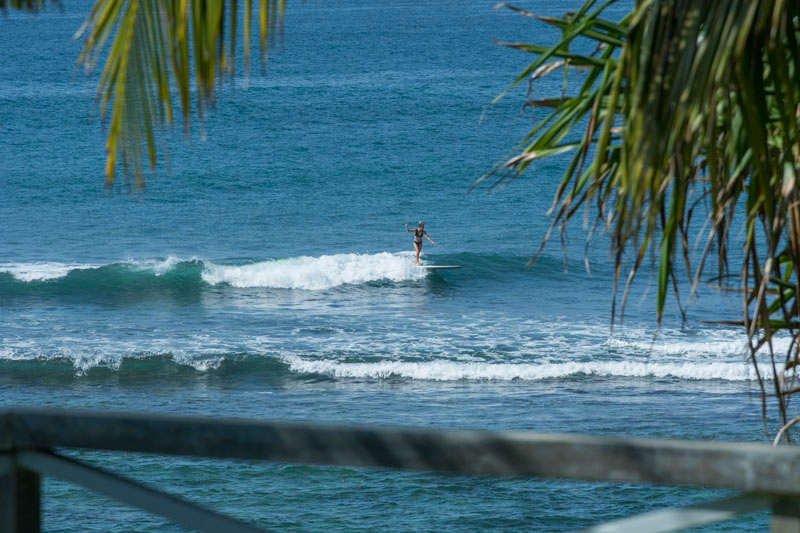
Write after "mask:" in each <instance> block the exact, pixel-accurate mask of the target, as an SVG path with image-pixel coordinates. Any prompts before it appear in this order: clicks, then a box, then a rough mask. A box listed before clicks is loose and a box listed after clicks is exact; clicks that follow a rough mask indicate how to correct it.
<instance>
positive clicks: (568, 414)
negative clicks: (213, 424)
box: [0, 0, 782, 532]
mask: <svg viewBox="0 0 800 533" xmlns="http://www.w3.org/2000/svg"><path fill="white" fill-rule="evenodd" d="M577 5H578V3H577V2H575V1H573V0H548V1H544V2H537V3H536V4H535V5H530V6H523V7H529V8H531V9H534V10H535V11H536V12H538V13H541V14H546V15H560V14H562V13H564V12H566V11H568V10H570V9H574V8H575V7H576V6H577ZM629 7H630V3H628V2H621V3H620V4H619V5H615V6H612V8H610V10H609V11H610V15H609V16H610V17H611V18H616V17H618V16H619V15H621V14H622V13H624V12H625V10H626V9H628V8H629ZM89 9H90V3H89V2H88V1H86V0H79V1H78V0H76V1H74V2H65V6H64V12H63V13H62V12H59V11H58V10H57V9H48V10H45V11H44V12H43V13H41V14H39V15H36V16H32V15H27V14H21V13H16V12H11V13H9V14H8V15H7V16H3V17H0V49H2V50H3V52H4V53H3V54H2V58H0V402H1V403H2V405H3V406H6V407H8V406H44V407H47V406H54V407H73V408H80V409H93V410H129V411H137V412H158V413H173V414H187V415H200V416H209V417H240V418H248V419H263V420H297V421H309V422H324V423H348V424H350V423H353V424H365V425H375V426H410V427H442V428H475V429H493V430H505V429H509V430H510V429H514V430H518V429H519V430H530V431H541V432H574V433H579V434H592V435H617V436H641V437H668V438H680V439H703V440H712V441H715V440H720V441H721V440H743V441H763V440H765V436H764V429H763V425H762V419H761V411H760V409H761V407H760V406H761V403H760V397H759V390H760V389H759V387H758V384H757V383H756V382H755V381H754V374H753V372H752V370H751V367H750V364H749V362H748V355H747V352H746V337H745V334H744V332H743V331H742V330H741V329H737V328H735V327H733V326H723V325H715V324H709V323H706V322H704V321H708V320H712V321H713V320H720V319H736V318H738V316H739V315H740V312H741V298H740V297H739V296H738V295H736V294H728V293H718V292H716V291H715V290H713V289H710V288H707V287H705V286H704V287H701V289H700V291H699V295H698V297H697V298H695V299H694V300H693V301H692V302H691V305H690V306H689V307H688V312H687V323H683V321H682V320H681V318H680V314H679V312H678V310H677V307H676V306H675V305H674V304H673V303H671V304H669V306H668V309H667V310H666V313H665V318H664V321H663V323H662V325H661V327H660V329H658V332H657V333H656V329H657V328H656V326H657V325H656V319H655V288H654V287H653V283H654V282H653V279H652V277H650V278H648V276H649V274H648V272H647V271H646V269H645V271H644V272H643V273H642V274H641V276H640V278H641V279H640V280H639V282H637V283H636V284H635V285H634V288H633V291H632V295H631V297H630V299H629V302H628V307H627V310H626V315H625V317H624V321H623V322H622V323H621V324H620V323H619V322H618V321H617V323H616V324H615V326H614V328H613V331H612V329H611V301H612V279H613V269H612V262H611V260H610V259H609V254H608V240H607V239H606V238H605V237H603V236H602V235H601V236H598V237H596V238H595V239H594V240H593V241H592V244H591V245H590V247H589V248H588V252H587V253H586V257H587V259H588V261H589V265H590V267H591V269H590V271H588V272H587V270H586V268H585V262H584V245H585V236H586V231H585V229H584V228H583V227H582V225H581V224H580V223H577V225H574V227H572V226H571V227H570V231H569V234H568V239H567V240H566V241H565V243H564V249H563V251H562V247H561V243H560V239H559V237H558V236H556V237H554V238H553V240H552V242H551V243H550V244H549V245H548V246H547V247H546V248H545V250H544V252H543V254H542V256H541V257H540V259H539V261H538V262H537V263H536V264H535V265H533V266H532V267H531V268H529V269H525V268H524V266H525V263H526V262H527V260H528V259H529V258H530V257H531V255H532V254H533V253H534V252H535V251H536V249H537V247H538V245H539V243H540V242H541V239H542V238H543V236H544V235H545V233H546V231H547V228H548V227H549V224H550V219H549V218H547V216H546V211H547V209H548V207H549V206H550V203H551V202H552V197H553V194H554V192H555V189H556V186H557V184H558V182H559V180H560V178H561V175H562V173H563V171H564V169H565V164H564V159H552V160H545V161H541V162H539V163H537V164H534V165H532V166H531V169H530V170H529V171H528V172H526V174H525V175H523V176H522V177H521V178H520V179H518V180H517V181H516V182H514V183H512V184H510V185H508V186H506V187H498V188H495V189H491V190H490V189H488V188H487V187H481V188H479V189H477V190H474V191H472V192H470V186H471V184H472V183H473V182H474V181H475V180H476V179H477V178H479V177H480V176H481V175H483V174H484V173H485V172H486V171H488V170H489V169H490V168H491V167H492V165H493V164H494V163H495V162H497V161H498V160H500V159H501V158H502V157H503V156H504V155H506V154H508V153H509V152H510V150H511V149H512V148H513V147H514V146H515V144H516V143H517V142H518V141H519V140H520V139H522V137H523V136H524V135H525V133H526V132H527V130H528V129H529V128H530V126H531V124H532V120H533V119H534V118H535V117H536V116H538V115H532V114H531V112H526V113H522V112H521V109H522V103H523V102H524V100H525V91H526V88H525V87H524V86H522V87H518V88H516V89H515V90H513V91H512V92H511V93H510V94H509V95H508V96H506V97H505V98H504V99H503V100H501V101H500V102H499V103H498V104H495V105H490V102H491V100H492V99H493V98H494V97H495V96H497V95H498V94H500V93H501V92H502V91H503V90H505V89H506V88H507V87H508V85H509V84H510V83H511V81H513V79H514V78H515V77H516V76H517V75H518V73H519V72H520V71H521V70H522V68H524V66H525V65H526V64H527V63H526V62H527V61H529V60H530V59H531V56H529V55H526V54H524V53H522V52H518V51H513V50H509V49H505V48H502V47H499V46H495V45H493V44H492V42H493V40H500V41H510V42H515V41H524V42H532V43H535V44H546V43H548V42H552V40H553V39H554V38H555V37H556V36H557V33H555V32H554V31H553V30H552V29H549V28H548V27H546V26H544V25H543V24H541V23H538V22H535V21H532V20H530V19H527V18H525V17H521V16H519V15H515V14H513V13H511V12H510V11H508V10H503V9H494V1H483V0H481V1H477V0H471V1H465V2H433V1H430V0H423V1H418V2H408V1H405V0H401V1H393V2H389V1H386V0H372V1H366V0H347V1H344V2H332V1H328V0H304V1H302V2H296V3H295V2H291V3H289V5H288V6H287V10H286V19H285V28H286V34H285V40H284V43H283V46H282V47H280V46H279V47H277V48H276V49H275V50H272V51H271V52H270V54H269V62H268V69H267V70H268V71H267V74H266V76H264V75H262V74H261V73H260V71H259V68H258V66H257V65H256V66H255V67H254V68H253V70H252V72H251V73H250V76H249V78H245V76H244V74H243V73H242V71H241V69H239V71H238V74H237V77H236V78H235V79H234V80H233V81H228V82H225V83H224V84H223V87H222V90H221V92H220V94H219V97H218V104H217V107H216V109H214V110H212V111H211V112H210V114H209V117H208V120H207V121H206V122H205V123H203V124H202V125H199V124H197V123H193V124H192V126H191V131H192V134H191V136H190V139H189V141H188V142H187V141H186V140H185V139H184V135H183V131H182V130H183V128H182V125H181V124H176V126H175V129H174V131H173V132H172V133H171V134H170V135H169V138H168V141H167V143H166V146H167V149H168V156H164V157H162V159H161V161H160V167H159V171H158V172H157V173H156V174H155V175H150V176H148V178H147V187H146V189H145V190H143V191H136V190H129V189H128V188H127V187H126V186H125V184H124V180H123V179H122V178H121V177H118V181H117V183H116V185H115V186H114V187H112V188H111V189H110V190H109V189H105V188H104V187H103V170H104V163H105V161H104V158H105V153H104V142H105V141H104V135H105V130H104V127H103V124H102V122H101V120H100V119H99V116H98V112H97V109H96V107H95V101H94V91H95V88H96V83H97V79H98V75H97V73H94V74H93V75H91V76H86V75H84V73H83V72H82V69H81V68H79V67H77V66H76V59H77V56H78V54H79V52H80V48H81V42H80V41H76V40H74V39H73V35H74V34H75V32H76V30H77V29H78V28H79V27H80V25H81V23H82V22H83V20H84V19H85V17H86V15H87V14H88V12H89ZM562 81H563V80H562V78H560V77H559V76H555V78H554V79H552V80H547V81H543V82H542V83H541V84H540V85H537V86H535V90H536V91H541V92H537V94H549V93H553V92H556V93H557V92H558V91H559V90H560V87H561V83H562ZM523 85H524V84H523ZM420 220H422V221H424V222H425V229H426V230H427V232H428V233H429V234H430V236H431V237H432V238H433V239H434V240H435V241H436V242H437V244H436V245H432V244H431V243H429V242H428V241H427V240H426V241H425V243H424V246H423V249H422V261H423V263H425V264H456V265H460V266H462V268H461V269H459V270H453V271H440V272H427V271H423V270H422V269H419V268H416V267H415V266H414V265H413V248H412V238H413V237H412V236H411V235H409V234H408V233H406V231H405V229H404V224H406V223H408V224H410V225H415V224H416V222H417V221H420ZM686 293H687V291H684V293H683V295H684V296H685V295H686ZM781 342H782V341H781V340H780V339H779V340H778V343H779V345H780V343H781ZM769 424H770V427H771V429H772V430H774V429H775V428H774V425H775V424H774V421H772V420H770V422H769ZM773 433H774V431H773ZM154 438H156V436H154ZM71 453H72V455H73V456H75V457H78V458H80V459H82V460H85V461H88V462H91V463H92V464H95V465H98V466H100V467H103V468H107V469H109V470H111V471H114V472H118V473H120V474H123V475H126V476H130V477H132V478H134V479H137V480H140V481H142V482H145V483H147V484H149V485H151V486H153V487H156V488H159V489H163V490H167V491H169V492H171V493H174V494H177V495H180V496H182V497H185V498H187V499H190V500H192V501H195V502H199V503H201V504H203V505H207V506H209V507H210V508H212V509H215V510H218V511H221V512H225V513H228V514H230V515H232V516H236V517H238V518H241V519H244V520H248V521H251V522H252V523H254V524H256V525H258V526H260V527H264V528H266V529H271V530H281V531H320V530H328V531H372V530H395V531H482V530H487V531H520V530H527V531H568V530H573V529H576V528H581V527H587V526H589V525H592V524H596V523H600V522H603V521H607V520H610V519H614V518H618V517H623V516H628V515H633V514H636V513H640V512H645V511H649V510H655V509H659V508H662V507H666V506H673V505H688V504H692V503H697V502H700V501H705V500H711V499H714V498H717V497H720V496H722V495H725V494H726V493H725V492H724V491H701V490H698V489H686V488H674V487H649V486H648V487H644V486H638V485H629V484H611V483H577V482H567V481H561V480H536V479H487V478H475V477H464V476H453V475H440V474H426V473H408V472H395V471H390V470H373V469H361V468H338V467H337V468H332V467H311V466H303V465H291V464H271V463H250V462H233V461H206V460H200V459H183V458H174V457H153V456H148V455H139V454H110V453H108V454H107V453H96V452H92V453H89V452H71ZM43 506H44V530H45V531H51V532H56V531H57V532H86V531H98V532H99V531H113V532H123V531H124V532H127V531H181V528H179V527H178V526H175V525H174V524H170V523H168V522H165V521H164V520H162V519H160V518H158V517H155V516H151V515H149V514H146V513H143V512H140V511H138V510H136V509H133V508H129V507H127V506H124V505H121V504H118V503H116V502H113V501H110V500H107V499H104V498H102V497H99V496H96V495H94V494H92V493H89V492H87V491H85V490H83V489H81V488H78V487H76V486H73V485H69V484H66V483H62V482H59V481H56V480H52V479H46V480H45V483H44V503H43ZM766 521H767V517H766V515H765V514H763V513H762V514H757V515H752V516H748V517H744V518H742V519H740V520H738V521H736V522H732V523H727V524H723V525H720V526H716V527H710V528H706V529H704V531H728V530H730V529H736V530H741V531H760V530H763V529H764V528H765V527H766Z"/></svg>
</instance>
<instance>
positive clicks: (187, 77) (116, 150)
mask: <svg viewBox="0 0 800 533" xmlns="http://www.w3.org/2000/svg"><path fill="white" fill-rule="evenodd" d="M239 9H240V6H239V4H238V2H237V1H236V0H230V1H229V2H224V1H222V0H217V1H213V0H191V1H190V0H96V2H95V4H94V6H93V7H92V11H91V13H90V15H89V18H88V20H87V21H86V23H85V24H84V26H83V27H82V28H81V29H80V31H79V32H78V33H77V36H82V37H84V38H85V41H84V48H83V52H82V53H81V56H80V58H79V62H81V63H82V64H83V65H84V66H85V67H86V69H87V70H92V69H93V68H94V67H95V65H96V63H97V61H98V59H99V58H100V57H102V55H103V54H106V59H105V65H104V67H103V70H102V73H101V77H100V84H99V87H98V91H97V97H98V102H99V105H100V110H101V116H102V117H103V118H104V119H107V120H108V121H109V129H108V137H107V141H106V152H107V161H106V172H105V173H106V183H107V184H108V185H111V184H112V183H113V182H114V178H115V174H116V170H117V168H118V166H119V165H120V163H121V166H122V169H123V174H124V176H125V178H126V180H127V179H129V177H130V176H133V179H134V183H135V185H136V186H137V187H143V186H144V170H145V169H144V163H143V161H144V159H145V158H146V160H147V164H148V166H149V168H150V169H151V171H152V170H154V169H155V168H156V164H157V160H158V147H157V144H158V143H157V139H158V138H159V137H161V136H162V132H163V126H169V127H171V126H172V125H173V105H174V103H173V99H174V96H173V95H176V96H177V101H178V102H177V105H178V106H179V107H180V111H181V116H182V119H183V126H184V129H185V132H186V133H187V134H188V132H189V124H190V122H191V115H192V106H193V103H192V94H191V93H192V91H191V86H192V84H193V86H194V90H195V97H196V114H197V116H198V117H199V118H200V119H201V120H202V119H203V118H204V116H205V113H206V112H207V110H208V108H209V107H211V106H213V105H214V100H215V97H216V91H217V82H218V80H219V79H220V78H221V77H222V76H233V74H234V71H235V68H234V67H235V63H236V42H237V41H236V36H237V34H238V33H239V32H240V31H241V32H242V33H243V48H244V65H245V71H247V70H248V68H249V52H250V46H251V45H250V28H251V24H252V22H251V13H252V6H251V2H250V0H246V1H245V5H244V8H243V10H242V11H243V15H244V16H243V20H242V25H241V27H240V26H239V25H238V24H237V21H238V20H239ZM283 12H284V0H260V1H259V2H258V20H259V22H258V28H259V47H260V50H261V56H262V64H263V62H264V61H265V60H266V56H265V54H266V48H267V46H268V45H269V42H271V41H268V37H269V36H270V35H274V33H275V31H276V24H278V25H279V26H278V31H281V32H282V20H283ZM226 17H227V19H228V21H226ZM226 29H227V33H226ZM226 49H227V52H226Z"/></svg>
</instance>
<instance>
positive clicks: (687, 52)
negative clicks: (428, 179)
mask: <svg viewBox="0 0 800 533" xmlns="http://www.w3.org/2000/svg"><path fill="white" fill-rule="evenodd" d="M594 4H595V2H594V1H587V2H585V4H584V5H583V7H582V8H581V9H580V10H579V11H578V12H577V13H575V14H573V15H566V16H565V17H564V18H563V19H552V18H546V17H537V16H535V15H533V14H531V13H529V12H526V11H524V10H520V9H517V8H512V9H514V10H515V11H517V12H520V13H521V14H523V15H524V16H526V17H530V18H533V19H535V20H537V21H540V22H544V23H546V24H550V25H555V26H556V27H558V28H559V29H561V31H562V36H561V38H560V39H558V40H556V42H555V43H553V44H552V45H551V46H541V45H527V44H523V43H519V44H514V45H513V48H516V49H519V50H524V51H527V52H531V53H534V54H536V55H537V57H536V59H535V60H534V61H533V62H531V63H530V64H529V65H528V66H527V67H526V68H525V69H524V70H523V71H522V74H520V76H519V77H518V78H517V79H516V80H515V82H514V84H517V83H520V82H521V81H523V80H524V79H526V78H529V77H533V75H534V74H535V75H536V77H540V76H543V75H545V74H547V73H550V72H554V71H555V70H557V69H555V68H548V69H547V70H546V72H545V70H544V67H543V65H547V64H548V63H547V62H548V61H550V60H551V59H552V58H554V57H561V58H563V63H562V65H563V68H568V65H569V64H570V63H575V64H581V65H582V66H583V67H584V68H585V69H586V70H585V71H584V72H585V75H584V78H583V80H584V81H583V83H582V84H580V86H579V87H578V88H577V90H576V91H574V94H571V95H564V96H563V97H561V98H558V99H553V98H549V99H548V98H540V99H538V100H535V101H534V103H536V104H537V105H540V106H552V107H553V108H554V110H553V112H552V113H550V114H549V115H548V116H547V117H546V118H545V119H543V120H542V121H541V122H540V123H539V124H537V125H536V126H535V127H534V129H533V130H532V132H531V134H529V135H528V136H527V137H526V138H525V139H524V140H523V142H522V143H521V144H520V147H519V152H518V153H517V154H515V155H513V157H511V158H510V159H509V160H507V161H505V162H503V163H501V164H499V165H498V166H497V167H495V168H494V169H492V170H491V171H490V172H489V173H488V174H487V175H486V176H484V177H482V178H481V179H480V180H479V182H480V181H483V180H485V179H487V178H490V177H493V178H495V181H503V180H513V179H515V178H517V177H518V176H519V175H520V173H521V172H522V171H523V170H524V169H525V168H526V167H527V166H528V165H529V164H530V163H531V161H533V160H534V159H536V158H539V157H548V156H550V155H552V154H555V153H561V152H560V151H556V150H558V149H559V148H561V147H567V146H568V147H570V148H572V149H574V151H575V153H574V154H573V158H572V161H571V163H570V165H569V166H568V167H567V170H566V172H565V174H564V177H563V179H562V182H561V184H560V186H559V188H558V190H557V192H556V197H555V201H554V205H553V209H552V211H551V212H552V213H553V215H554V217H553V223H552V227H551V230H550V232H548V234H547V235H546V236H545V240H544V242H546V241H547V239H548V238H549V236H550V234H551V232H552V230H553V229H554V228H561V230H562V231H564V229H565V228H566V224H567V222H568V221H569V220H570V219H571V218H572V217H573V216H574V215H575V213H576V212H577V208H578V206H581V205H585V204H587V203H589V201H593V202H594V203H596V205H597V216H598V223H599V224H600V225H601V226H602V227H603V228H605V229H606V230H607V231H608V233H609V234H610V236H611V239H612V252H613V255H614V257H615V258H616V259H615V262H616V265H615V272H616V273H617V274H616V275H615V296H614V303H613V304H612V315H614V314H616V311H615V309H616V299H617V297H616V286H617V283H618V280H619V273H620V270H621V265H622V261H623V259H624V258H625V257H628V255H627V252H628V251H629V250H630V251H631V252H632V253H633V266H632V267H631V269H630V271H629V274H628V276H627V281H626V286H625V291H624V293H623V296H622V311H623V312H624V305H625V299H626V297H627V291H628V288H629V287H630V283H631V280H632V279H633V277H634V276H635V274H636V272H637V271H638V269H639V268H640V266H641V264H642V262H643V258H644V257H645V255H646V250H647V249H650V250H651V251H652V252H653V254H654V255H655V257H656V263H657V267H656V268H657V277H656V285H657V298H656V314H657V317H658V321H659V322H660V321H661V319H662V314H663V310H664V306H665V302H666V300H667V295H668V293H669V292H674V293H675V297H676V300H677V301H678V303H679V305H680V298H679V296H678V293H677V291H678V283H677V281H678V278H677V276H676V270H677V269H679V268H680V267H678V266H677V265H678V264H680V263H682V264H683V268H685V269H686V271H687V274H688V277H689V279H690V280H692V282H691V287H690V291H689V294H690V295H693V294H694V292H695V289H696V287H697V284H698V283H699V281H700V279H701V275H702V273H703V269H704V267H705V265H706V257H707V254H709V253H711V250H712V249H713V248H714V247H715V246H716V250H717V258H718V261H717V263H718V265H719V272H718V278H720V279H722V278H723V277H724V276H725V275H726V271H727V267H728V265H729V264H730V257H729V255H730V252H729V246H728V241H729V236H730V234H731V226H732V225H733V224H735V223H737V221H743V224H744V229H745V243H744V248H743V252H744V257H745V259H744V260H743V261H742V264H741V265H739V267H740V274H739V276H738V278H739V281H740V283H741V290H742V294H743V296H744V298H743V317H744V319H743V321H742V323H743V324H744V326H745V327H746V328H747V333H748V338H749V339H750V346H751V353H752V360H753V363H754V365H756V372H757V374H758V376H759V379H760V378H761V376H762V375H763V374H762V372H761V369H759V367H758V360H757V357H756V351H757V350H759V349H762V348H764V349H766V350H767V352H768V353H769V357H770V367H771V368H770V369H769V371H768V372H769V373H768V375H769V374H772V375H773V377H774V379H773V381H772V382H773V383H774V384H775V385H774V386H775V387H777V388H776V390H775V393H776V394H775V395H774V397H776V398H777V399H778V400H777V401H778V406H777V407H778V413H779V415H780V418H781V421H782V424H787V423H788V422H787V420H788V417H787V408H788V405H789V403H788V402H789V399H790V394H786V391H787V390H790V389H789V388H786V387H789V385H790V384H791V383H792V382H793V381H794V379H795V377H794V374H793V372H794V370H795V368H796V367H797V363H798V361H799V360H798V353H797V352H798V348H797V347H798V345H800V342H798V341H800V338H799V337H798V335H800V330H798V320H797V318H798V302H797V299H796V294H797V286H798V283H800V207H799V206H798V200H799V199H800V195H799V193H800V190H799V189H798V187H800V185H798V179H797V174H798V169H800V124H799V122H800V118H799V117H800V46H799V45H798V43H800V6H798V4H796V3H793V2H785V1H782V0H767V1H763V2H741V1H738V0H700V1H698V0H677V1H674V2H657V1H654V0H644V1H642V2H638V3H637V6H636V7H635V8H634V9H633V10H632V11H631V12H630V13H629V14H627V15H626V16H625V17H624V18H623V19H622V20H620V21H617V22H610V21H605V20H603V19H602V18H601V17H602V15H603V13H604V9H605V8H606V7H607V6H608V5H609V3H606V4H603V5H601V6H600V7H599V8H596V9H595V8H594ZM592 9H594V11H592ZM578 39H582V40H584V41H586V40H589V41H594V42H595V43H596V46H597V49H596V50H599V51H601V52H600V53H599V55H598V54H597V53H595V54H581V53H576V52H575V51H574V50H575V49H576V47H570V45H571V44H572V43H573V42H574V41H576V40H578ZM549 64H553V63H552V62H551V63H549ZM504 94H505V93H504ZM501 96H503V95H501ZM577 139H580V140H579V141H577ZM700 199H702V200H703V201H702V202H700V201H699V200H700ZM702 206H707V209H706V212H705V216H706V227H708V228H709V230H708V234H707V236H706V237H705V238H704V240H705V243H706V244H705V246H704V247H703V250H702V252H701V253H700V256H699V258H697V260H696V263H695V264H694V265H692V259H693V254H692V253H691V250H690V244H689V242H690V239H689V234H690V233H691V227H692V226H691V225H692V216H693V214H694V213H696V212H698V210H699V209H701V208H702ZM544 242H543V243H542V246H543V245H544ZM539 251H541V247H540V249H539ZM537 253H538V252H537ZM534 258H535V256H534ZM620 314H622V313H620ZM612 320H613V319H612ZM612 323H613V322H612ZM777 331H786V332H788V334H789V335H790V336H791V337H792V338H793V342H792V347H791V348H790V349H789V352H788V353H786V354H785V357H784V358H783V359H782V360H778V359H776V357H777V356H776V354H774V352H773V349H772V346H773V343H772V338H773V334H774V333H775V332H777ZM787 374H791V377H789V378H787ZM779 376H780V379H778V378H779ZM764 386H765V382H762V387H764ZM764 390H766V389H764ZM765 405H766V404H765ZM782 434H783V436H784V438H786V437H787V435H788V432H783V433H782Z"/></svg>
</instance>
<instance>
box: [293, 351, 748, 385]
mask: <svg viewBox="0 0 800 533" xmlns="http://www.w3.org/2000/svg"><path fill="white" fill-rule="evenodd" d="M288 362H289V366H290V369H291V370H292V371H294V372H299V373H317V374H327V375H330V376H334V377H340V378H366V379H386V378H390V377H401V378H408V379H414V380H428V381H461V380H475V381H511V380H524V381H534V380H543V379H553V378H565V377H570V376H578V375H592V376H607V377H657V378H666V377H674V378H678V379H686V380H725V381H746V380H751V379H755V374H754V372H753V370H752V367H751V366H749V365H748V363H747V362H745V361H742V362H739V363H730V362H719V363H650V362H637V361H590V362H564V363H542V364H504V363H463V362H459V361H427V362H420V363H416V362H402V361H382V362H376V363H345V362H339V361H334V360H304V359H301V358H295V357H293V358H290V359H289V361H288Z"/></svg>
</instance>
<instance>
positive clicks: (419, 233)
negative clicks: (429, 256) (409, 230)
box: [414, 228, 425, 242]
mask: <svg viewBox="0 0 800 533" xmlns="http://www.w3.org/2000/svg"><path fill="white" fill-rule="evenodd" d="M424 233H425V230H422V229H419V228H417V229H415V230H414V240H415V241H418V242H422V235H423V234H424Z"/></svg>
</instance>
